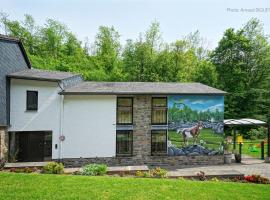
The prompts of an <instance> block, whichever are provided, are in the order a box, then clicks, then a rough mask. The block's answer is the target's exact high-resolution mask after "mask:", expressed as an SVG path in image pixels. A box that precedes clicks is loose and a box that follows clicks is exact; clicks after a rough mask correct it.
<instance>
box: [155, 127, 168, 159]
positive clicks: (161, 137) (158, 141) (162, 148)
mask: <svg viewBox="0 0 270 200" xmlns="http://www.w3.org/2000/svg"><path fill="white" fill-rule="evenodd" d="M151 154H152V155H167V130H152V134H151Z"/></svg>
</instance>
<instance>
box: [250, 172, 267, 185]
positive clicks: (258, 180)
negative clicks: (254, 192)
mask: <svg viewBox="0 0 270 200" xmlns="http://www.w3.org/2000/svg"><path fill="white" fill-rule="evenodd" d="M245 181H247V182H251V183H261V184H270V180H269V179H268V178H266V177H263V176H260V175H254V174H253V175H249V176H245Z"/></svg>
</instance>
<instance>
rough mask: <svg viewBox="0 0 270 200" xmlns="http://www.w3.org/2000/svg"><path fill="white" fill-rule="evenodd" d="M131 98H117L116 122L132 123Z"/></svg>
mask: <svg viewBox="0 0 270 200" xmlns="http://www.w3.org/2000/svg"><path fill="white" fill-rule="evenodd" d="M132 107H133V99H132V98H131V97H119V98H117V124H132V123H133V122H132V121H133V119H132V112H133V111H132V110H133V108H132Z"/></svg>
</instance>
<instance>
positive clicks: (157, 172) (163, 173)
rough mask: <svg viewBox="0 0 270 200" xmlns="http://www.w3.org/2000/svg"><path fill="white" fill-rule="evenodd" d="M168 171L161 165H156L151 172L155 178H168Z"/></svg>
mask: <svg viewBox="0 0 270 200" xmlns="http://www.w3.org/2000/svg"><path fill="white" fill-rule="evenodd" d="M167 173H168V171H167V170H165V169H162V168H160V167H156V168H154V169H151V170H150V174H151V176H152V177H155V178H167Z"/></svg>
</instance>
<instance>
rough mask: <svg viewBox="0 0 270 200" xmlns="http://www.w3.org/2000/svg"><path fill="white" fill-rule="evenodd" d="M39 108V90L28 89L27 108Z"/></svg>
mask: <svg viewBox="0 0 270 200" xmlns="http://www.w3.org/2000/svg"><path fill="white" fill-rule="evenodd" d="M37 109H38V92H37V91H27V92H26V110H37Z"/></svg>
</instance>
